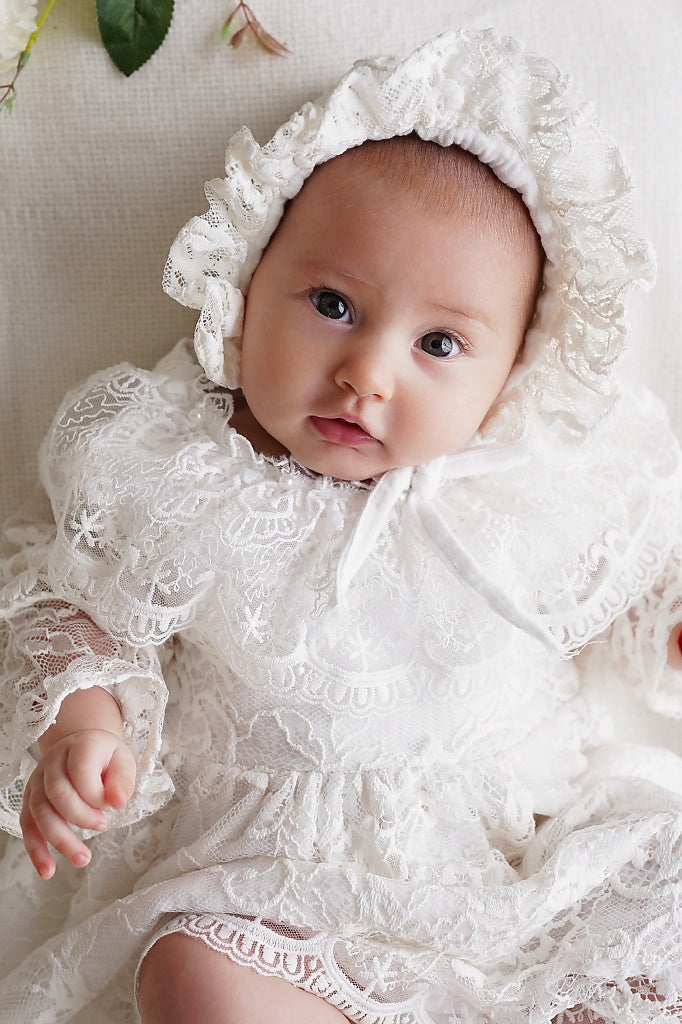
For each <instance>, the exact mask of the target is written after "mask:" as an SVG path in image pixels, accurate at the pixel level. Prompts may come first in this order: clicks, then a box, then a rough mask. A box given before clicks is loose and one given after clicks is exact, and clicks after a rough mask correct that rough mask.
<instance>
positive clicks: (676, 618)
mask: <svg viewBox="0 0 682 1024" xmlns="http://www.w3.org/2000/svg"><path fill="white" fill-rule="evenodd" d="M680 622H682V541H680V542H678V544H677V545H676V547H675V548H674V549H673V551H672V553H671V555H670V557H669V558H668V561H667V563H666V565H665V567H664V569H663V571H662V572H661V574H660V575H659V577H658V579H657V580H656V582H655V584H654V586H653V587H651V588H650V590H648V591H647V592H646V593H645V594H644V595H643V596H642V597H640V598H639V599H638V600H637V601H636V602H635V603H634V604H633V605H632V606H631V607H630V608H629V609H628V611H627V612H625V613H624V614H623V615H621V616H619V617H618V618H617V619H616V620H615V622H614V623H613V625H612V627H611V629H610V630H609V631H607V633H606V634H604V635H603V636H602V637H601V638H600V641H601V642H598V643H596V644H595V645H594V649H593V650H592V651H591V652H590V655H589V659H588V660H589V661H590V662H591V663H593V664H594V663H598V667H599V668H600V671H601V672H602V674H606V673H608V674H609V675H610V676H611V677H613V676H614V674H617V676H618V679H619V681H620V682H621V684H622V683H623V682H626V683H629V684H631V686H633V687H634V689H635V691H636V693H637V694H638V695H639V697H640V698H641V699H642V700H644V702H645V703H646V705H647V706H648V707H649V708H651V710H652V711H655V712H656V713H657V714H659V715H665V716H666V717H668V718H678V719H679V718H682V671H680V670H679V669H675V668H671V667H670V666H669V665H668V664H667V652H668V640H669V638H670V633H671V631H672V629H673V627H674V626H675V625H677V624H678V623H680ZM607 662H608V664H607Z"/></svg>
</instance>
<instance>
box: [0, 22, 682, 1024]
mask: <svg viewBox="0 0 682 1024" xmlns="http://www.w3.org/2000/svg"><path fill="white" fill-rule="evenodd" d="M511 71H513V77H511V78H510V72H511ZM512 81H513V89H512V88H511V87H510V82H512ZM549 84H551V87H552V88H551V90H549V89H548V85H549ZM521 111H523V112H524V116H525V117H526V119H527V123H525V122H524V121H523V120H522V119H521V113H520V112H521ZM577 112H580V117H578V116H576V114H577ZM534 115H536V120H534ZM591 170H593V171H594V177H593V178H592V177H591V176H590V172H591ZM599 186H601V188H602V191H601V192H600V191H599ZM627 191H628V182H627V178H626V176H625V174H624V172H623V170H622V167H621V165H620V163H619V160H618V157H617V154H616V153H615V151H614V149H613V147H612V144H610V142H609V141H608V140H606V139H605V137H604V136H603V134H602V133H601V130H600V129H599V127H598V125H596V123H595V122H594V121H592V120H590V118H588V117H586V116H585V113H584V109H583V107H582V104H581V102H580V101H579V99H578V98H576V97H575V96H574V94H573V92H572V89H571V87H570V85H567V84H566V82H565V81H564V80H562V79H561V78H560V76H558V74H557V72H556V71H555V69H554V68H553V67H552V66H551V65H549V64H548V63H546V62H544V61H542V60H541V59H540V58H537V57H535V56H533V55H530V54H525V53H523V51H521V50H520V48H519V47H518V45H517V44H515V43H513V42H512V41H510V40H502V39H500V38H499V37H498V36H497V35H496V34H495V33H491V32H486V33H481V34H478V35H471V34H468V33H457V34H449V35H446V36H443V37H440V38H439V39H437V40H434V41H433V42H431V43H429V44H426V45H425V46H424V47H422V48H420V49H419V50H418V51H416V53H415V54H413V55H412V56H411V57H409V58H408V59H407V60H406V61H404V62H389V61H383V62H379V63H376V64H373V63H367V64H362V65H358V66H356V68H354V70H353V71H351V72H350V74H349V75H348V76H346V78H345V79H344V80H343V81H342V82H341V83H340V85H339V86H337V88H336V89H335V90H334V91H332V92H331V93H330V94H328V95H327V96H326V97H323V98H322V99H321V100H320V101H319V102H318V104H316V105H310V106H308V107H306V108H304V109H303V111H301V112H300V113H299V114H298V115H294V117H293V118H292V119H291V120H290V121H289V122H288V123H287V124H286V125H285V126H283V128H282V129H280V132H279V133H278V134H277V135H276V136H275V138H274V139H273V140H272V142H271V143H269V144H268V146H266V147H264V148H263V149H262V150H259V149H258V147H256V146H255V143H253V141H252V140H251V139H250V137H249V136H248V135H246V134H244V133H241V134H240V135H238V136H237V137H235V139H234V140H233V142H232V143H231V147H230V150H229V151H228V174H227V177H226V179H225V180H224V181H222V182H212V183H210V184H209V186H208V187H207V194H208V197H209V202H210V210H209V212H208V214H206V215H205V216H204V217H203V218H196V219H195V220H193V221H192V222H190V224H189V225H188V226H187V227H186V228H185V229H184V231H183V232H182V233H181V235H180V236H179V237H178V240H177V241H176V243H175V245H174V247H173V251H172V253H171V257H170V260H169V263H168V266H167V268H166V274H165V286H166V288H167V290H169V291H170V292H171V293H172V294H175V295H176V297H178V298H180V299H181V301H185V302H188V303H189V304H192V305H196V306H198V307H199V308H200V309H201V314H200V319H199V323H198V327H197V334H196V337H195V348H196V353H197V355H198V357H199V360H200V362H201V365H202V368H203V373H202V372H201V371H200V370H199V368H198V367H197V366H196V364H195V362H194V359H193V357H192V355H191V353H190V351H189V348H188V346H187V345H186V344H181V346H179V347H178V348H176V350H174V352H173V353H171V355H170V356H169V357H167V359H165V360H164V361H163V362H162V364H160V366H159V367H157V369H156V371H155V372H153V373H147V372H145V371H141V370H137V369H135V368H133V367H130V366H127V365H124V366H120V367H115V368H114V369H113V370H110V371H106V372H105V373H103V374H100V375H98V376H96V377H95V378H93V379H92V380H91V381H90V382H88V383H87V384H86V385H84V386H83V387H82V388H81V389H79V390H77V391H75V392H74V393H72V394H71V395H70V396H68V397H67V399H66V400H65V403H64V405H63V406H62V408H61V409H60V411H59V413H58V414H57V417H56V420H55V423H54V426H53V428H52V430H51V432H50V435H49V437H48V439H47V440H46V443H45V446H44V449H43V453H42V473H43V480H44V483H45V486H46V488H47V490H48V493H49V495H50V498H51V501H52V504H53V508H54V512H55V518H56V522H57V532H56V535H55V536H54V537H52V536H49V537H47V536H46V538H45V540H44V541H40V542H38V541H37V540H36V535H35V533H34V534H32V535H31V541H30V543H29V541H28V540H27V544H26V546H25V548H24V550H23V552H21V553H20V554H19V555H17V556H16V558H15V559H14V561H13V562H12V565H11V566H8V567H7V568H6V571H5V572H4V574H3V575H4V577H5V578H6V579H8V580H9V582H8V584H7V586H6V587H5V590H4V592H3V604H2V610H3V611H2V614H3V620H4V621H6V622H7V624H8V626H7V631H6V635H5V643H6V652H7V653H6V656H5V668H6V673H5V683H4V685H5V691H4V693H3V697H2V701H3V703H2V708H3V712H4V713H5V714H6V720H7V722H8V727H7V729H6V731H5V735H6V739H7V745H8V748H9V750H10V753H9V754H8V756H7V757H6V763H7V764H8V766H10V767H11V773H10V772H9V771H8V774H7V780H8V784H9V783H10V782H11V780H12V778H14V777H16V778H17V779H20V780H21V779H23V780H24V781H23V782H19V783H17V784H16V785H15V786H14V788H11V787H10V788H9V789H8V790H7V794H8V795H7V797H6V801H5V805H6V807H7V811H8V813H7V820H6V824H7V827H9V828H11V829H12V830H13V831H15V832H16V830H17V829H16V817H15V819H14V824H13V822H12V820H11V819H12V811H13V810H14V809H15V808H16V805H17V803H18V802H19V801H20V802H21V813H20V816H19V824H20V829H21V833H22V835H23V843H24V846H25V849H26V851H27V852H28V855H29V858H30V862H31V863H32V865H33V867H34V868H35V869H36V871H37V875H38V876H40V878H42V879H52V876H53V875H54V873H55V869H56V860H55V857H54V855H53V852H52V850H53V849H54V850H56V851H57V853H58V854H61V855H62V857H63V858H65V860H66V862H67V863H66V864H64V865H63V866H62V868H61V869H60V870H59V871H58V873H57V875H56V877H55V878H54V879H52V881H51V882H50V888H49V890H47V891H46V890H45V889H44V888H41V883H40V880H39V878H37V877H36V876H34V878H33V879H31V878H30V877H29V873H28V871H27V861H26V859H25V858H24V859H22V858H21V857H19V855H18V852H17V845H18V840H11V841H10V843H9V845H8V848H7V852H6V855H5V858H4V860H3V862H2V865H0V884H1V885H2V888H3V898H2V904H1V905H2V907H3V908H6V909H3V911H1V912H0V913H2V914H4V915H6V917H7V922H8V921H9V920H10V915H12V920H13V921H14V928H15V930H16V922H17V921H20V922H21V924H20V931H21V939H20V941H16V940H15V941H13V942H12V945H11V946H10V947H9V948H8V949H7V950H6V951H4V952H3V963H4V964H6V970H7V976H6V979H5V980H4V981H2V982H0V1019H2V1021H3V1022H4V1021H7V1022H9V1021H15V1020H16V1021H20V1020H21V1021H25V1020H27V1019H31V1020H34V1019H35V1020H45V1021H48V1020H54V1021H57V1020H60V1021H61V1020H70V1019H73V1020H74V1021H75V1020H77V1019H78V1020H87V1021H88V1024H97V1022H99V1021H100V1020H101V1021H102V1022H103V1021H105V1020H108V1021H114V1020H116V1021H119V1020H120V1021H128V1020H133V1019H135V1015H136V1013H138V1012H139V1015H140V1017H141V1019H142V1021H143V1022H144V1024H156V1022H164V1024H175V1022H190V1021H195V1020H201V1021H204V1022H206V1024H213V1022H215V1024H233V1022H234V1024H236V1022H243V1021H247V1020H248V1021H249V1022H254V1024H258V1022H261V1021H262V1022H263V1024H265V1022H268V1024H288V1022H291V1024H293V1022H296V1024H305V1022H310V1024H326V1022H329V1024H333V1022H335V1021H336V1022H341V1021H344V1020H350V1021H356V1022H363V1024H368V1022H370V1021H371V1022H373V1024H389V1022H390V1024H397V1022H398V1021H400V1024H452V1022H454V1021H462V1022H466V1024H469V1022H470V1024H482V1022H484V1021H500V1022H504V1024H521V1022H522V1021H524V1022H525V1021H529V1020H534V1021H535V1020H537V1021H538V1022H542V1024H549V1022H550V1021H556V1022H557V1024H559V1022H561V1024H569V1022H571V1021H585V1022H587V1021H590V1022H601V1021H604V1022H608V1024H616V1022H617V1024H622V1022H623V1021H624V1020H626V1019H627V1020H631V1021H633V1022H637V1021H641V1022H645V1021H650V1020H652V1019H653V1016H652V1015H654V1014H656V1015H657V1016H656V1019H659V1018H660V1019H661V1020H666V1019H669V1020H677V1019H679V1012H680V1011H679V1002H680V996H681V990H682V980H681V979H680V968H679V966H678V965H679V960H680V957H679V953H680V951H681V950H682V934H681V933H680V926H679V920H680V918H679V900H680V893H681V890H680V885H679V881H677V877H676V876H677V874H678V873H679V867H680V865H679V852H678V850H679V839H680V831H681V824H682V819H681V817H680V806H681V802H680V799H679V796H678V795H676V793H674V792H671V791H669V790H668V789H667V788H665V785H661V782H663V783H665V784H666V785H667V784H668V783H669V781H670V778H671V768H672V770H673V771H677V772H678V773H679V767H678V766H677V759H676V758H675V757H674V755H672V754H668V753H666V752H663V751H657V750H656V751H655V750H650V749H649V748H640V747H638V748H634V747H631V746H628V747H625V746H623V745H622V744H619V743H617V742H616V738H615V737H612V736H610V735H609V733H608V728H609V727H608V703H609V700H610V699H611V693H610V690H609V686H608V683H609V678H618V680H619V685H622V680H621V678H620V676H621V675H623V676H624V677H627V676H628V674H630V675H631V677H632V682H633V683H634V684H635V685H640V687H641V688H642V689H645V690H647V693H648V696H649V698H650V702H651V703H652V704H653V705H654V706H656V701H657V694H658V693H666V685H668V686H669V685H670V680H671V679H672V676H673V675H674V670H673V669H671V668H665V667H664V663H665V660H666V654H667V639H668V636H669V635H671V636H672V641H671V643H672V646H671V652H672V653H671V660H674V658H675V657H676V656H677V648H676V637H677V636H678V634H679V627H678V626H677V625H676V618H675V608H676V602H677V600H678V595H679V592H680V589H682V588H681V586H680V573H679V568H678V562H677V557H676V553H675V549H674V546H673V540H674V538H675V536H676V535H675V530H676V527H677V524H678V522H679V498H680V484H681V481H680V476H681V472H680V461H679V453H678V448H677V445H676V442H675V440H674V438H673V437H672V435H671V433H670V431H669V429H668V428H667V426H666V425H665V420H664V417H663V415H662V413H661V411H660V409H659V407H658V405H657V403H656V402H655V400H654V399H653V398H652V397H651V396H650V395H648V394H645V393H642V392H639V391H637V390H633V389H629V388H628V386H627V385H626V384H625V383H624V382H620V381H619V380H618V379H617V378H616V377H615V375H614V373H613V363H614V356H615V354H617V351H618V349H619V347H622V341H623V338H624V334H625V331H624V327H623V322H622V316H621V306H620V302H621V296H622V293H623V290H624V288H625V287H626V285H627V284H629V283H631V281H632V280H633V279H636V278H637V277H640V278H642V277H645V276H646V273H647V265H646V249H645V247H644V246H643V245H642V244H641V243H640V242H639V240H637V239H636V237H635V236H634V235H633V234H632V232H631V229H630V228H629V226H628V224H627V221H625V220H623V219H622V216H623V212H624V210H625V208H626V203H627ZM242 295H245V302H244V303H243V305H242ZM667 609H670V611H669V613H668V626H667V628H666V632H665V642H664V643H663V644H661V643H660V641H658V640H657V639H656V638H655V637H654V632H655V630H654V627H653V623H655V624H656V628H657V630H658V634H657V635H660V622H661V621H662V620H663V618H664V615H665V613H666V611H667ZM614 620H615V625H611V624H612V623H613V622H614ZM609 627H610V631H609V633H608V634H605V633H604V631H605V630H606V629H607V628H609ZM598 635H599V636H600V639H601V641H602V642H601V643H600V645H599V646H598V648H596V649H595V651H594V652H592V653H591V654H590V655H589V657H585V656H584V655H583V656H581V658H576V659H572V660H571V658H570V656H571V655H573V654H574V653H575V652H576V651H577V650H579V649H580V648H581V647H582V646H583V645H584V644H585V643H587V642H588V641H589V640H591V639H592V638H594V637H597V636H598ZM649 649H651V650H652V651H655V652H656V653H655V655H654V659H655V661H656V664H657V673H658V677H660V684H657V683H656V682H655V681H654V679H653V674H652V677H651V678H649V677H647V679H646V680H641V679H639V678H638V677H637V669H636V662H637V659H636V658H635V657H634V656H632V652H633V651H635V652H642V651H648V650H649ZM633 666H635V667H633ZM670 673H672V675H671V674H670ZM666 681H668V682H667V683H666ZM666 695H667V694H666ZM5 709H6V711H5ZM10 733H11V736H10ZM32 744H35V745H36V746H35V747H33V748H32ZM12 745H14V749H15V750H16V751H17V753H14V752H13V751H12ZM22 747H23V749H24V750H27V751H30V750H31V749H33V754H34V758H35V759H34V760H33V762H31V759H30V755H29V754H28V753H24V754H22V753H21V749H22ZM623 765H626V766H627V768H626V770H625V771H624V770H623ZM12 766H13V767H12ZM114 826H116V827H114ZM80 830H85V832H82V831H80ZM93 833H103V834H101V835H99V836H98V837H97V838H95V839H94V840H92V834H93ZM91 840H92V841H91ZM69 862H70V863H69ZM86 864H89V866H88V868H87V871H86V872H84V873H83V872H78V871H76V870H74V869H75V868H82V867H83V866H85V865H86ZM7 922H5V923H7ZM4 934H7V935H8V936H9V934H10V932H9V931H8V929H7V928H5V929H4ZM83 1014H87V1015H88V1016H87V1017H85V1016H83Z"/></svg>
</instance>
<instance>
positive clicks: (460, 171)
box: [299, 134, 535, 243]
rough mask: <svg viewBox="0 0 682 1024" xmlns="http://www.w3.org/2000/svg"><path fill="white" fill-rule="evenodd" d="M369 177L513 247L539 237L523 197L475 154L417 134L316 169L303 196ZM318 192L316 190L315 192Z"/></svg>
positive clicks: (372, 144)
mask: <svg viewBox="0 0 682 1024" xmlns="http://www.w3.org/2000/svg"><path fill="white" fill-rule="evenodd" d="M367 175H369V176H370V178H371V177H376V178H378V179H379V180H381V181H382V182H384V183H386V184H387V185H389V186H391V187H394V188H395V189H396V190H400V191H402V192H407V193H409V195H410V197H411V198H412V200H413V201H414V203H415V206H416V207H418V208H421V209H423V210H425V211H426V212H428V213H437V214H446V215H447V214H450V213H460V214H464V215H468V216H469V217H471V219H472V221H475V222H476V223H477V224H478V225H479V226H480V227H481V228H484V229H488V230H491V231H492V232H494V233H495V234H498V233H501V234H502V236H503V237H505V238H506V239H507V240H509V241H512V242H517V243H518V242H519V241H521V240H522V239H523V238H525V237H526V236H528V235H529V233H530V234H533V235H535V229H534V227H533V224H532V220H531V217H530V213H529V211H528V209H527V208H526V205H525V203H524V201H523V199H522V197H521V195H520V193H519V192H517V191H515V190H514V189H512V188H510V187H509V186H508V185H506V184H505V183H504V182H502V181H501V180H500V179H499V178H498V177H497V175H496V174H495V172H494V171H493V170H492V169H491V168H490V167H489V166H488V165H487V164H485V163H483V162H482V161H481V160H479V159H478V157H476V156H475V155H474V154H473V153H471V152H469V151H468V150H466V149H462V148H461V147H460V146H457V145H451V146H441V145H440V144H439V143H437V142H431V141H427V140H424V139H421V138H420V137H419V136H417V135H416V134H410V135H406V136H393V137H391V138H389V139H383V140H378V141H368V142H364V143H362V144H361V145H360V146H356V147H354V148H351V149H348V150H346V151H345V152H344V153H342V154H341V155H340V156H337V157H333V158H332V159H330V160H328V161H326V162H325V163H323V164H320V165H319V166H318V167H316V168H315V169H314V170H313V172H312V174H311V175H310V177H309V178H308V180H307V181H306V182H304V184H303V188H302V191H301V193H299V195H305V194H306V192H307V193H308V194H310V193H311V192H312V191H313V190H315V186H312V183H313V182H317V183H318V184H317V187H318V188H324V187H325V186H326V187H328V188H329V189H336V188H338V187H340V186H342V185H343V184H344V183H346V182H348V181H352V180H353V179H356V178H363V177H365V178H366V176H367ZM311 186H312V187H311Z"/></svg>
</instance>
